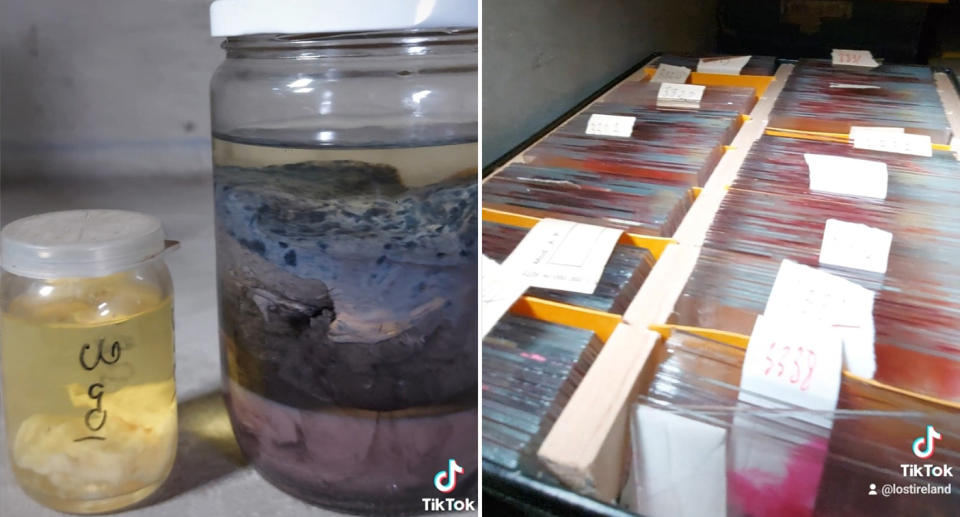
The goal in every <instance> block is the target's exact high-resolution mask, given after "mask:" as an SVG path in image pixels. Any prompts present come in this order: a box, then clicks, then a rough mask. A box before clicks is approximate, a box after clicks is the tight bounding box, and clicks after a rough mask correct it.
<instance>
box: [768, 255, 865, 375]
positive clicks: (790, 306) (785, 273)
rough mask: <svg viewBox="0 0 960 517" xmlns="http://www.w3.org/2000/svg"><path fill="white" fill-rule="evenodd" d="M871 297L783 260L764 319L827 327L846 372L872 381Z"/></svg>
mask: <svg viewBox="0 0 960 517" xmlns="http://www.w3.org/2000/svg"><path fill="white" fill-rule="evenodd" d="M874 296H875V294H874V292H873V291H871V290H869V289H866V288H865V287H863V286H860V285H858V284H855V283H853V282H851V281H849V280H847V279H844V278H840V277H839V276H835V275H832V274H830V273H828V272H826V271H823V270H820V269H816V268H812V267H809V266H805V265H802V264H797V263H796V262H793V261H791V260H784V261H783V262H781V263H780V269H779V270H778V271H777V277H776V279H775V280H774V283H773V288H772V289H771V290H770V297H769V298H768V299H767V306H766V308H765V310H764V315H765V316H769V317H772V318H776V319H780V320H786V321H793V322H796V323H797V324H803V323H809V324H810V325H821V326H826V327H827V328H829V329H830V332H831V333H832V334H834V335H836V336H838V337H839V339H840V341H841V342H842V343H843V360H844V364H845V365H846V368H847V369H848V370H850V371H851V372H853V373H854V374H856V375H859V376H861V377H866V378H873V374H874V373H875V371H876V368H877V362H876V355H875V352H874V339H875V333H874V323H873V302H874Z"/></svg>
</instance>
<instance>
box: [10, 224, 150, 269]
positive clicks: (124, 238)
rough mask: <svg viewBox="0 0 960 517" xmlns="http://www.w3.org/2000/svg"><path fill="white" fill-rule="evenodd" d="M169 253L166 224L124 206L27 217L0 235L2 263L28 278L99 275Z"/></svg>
mask: <svg viewBox="0 0 960 517" xmlns="http://www.w3.org/2000/svg"><path fill="white" fill-rule="evenodd" d="M163 251H164V234H163V226H162V225H161V224H160V220H159V219H157V218H156V217H152V216H149V215H146V214H140V213H137V212H127V211H124V210H68V211H64V212H51V213H48V214H40V215H34V216H30V217H25V218H23V219H19V220H17V221H14V222H12V223H10V224H8V225H7V226H6V227H5V228H4V229H3V232H2V233H0V266H2V267H3V269H4V270H6V271H9V272H10V273H13V274H15V275H19V276H25V277H29V278H64V277H96V276H104V275H109V274H111V273H116V272H119V271H123V270H125V269H130V268H132V267H134V266H136V265H137V264H139V263H141V262H144V261H146V260H149V259H151V258H153V257H155V256H157V255H159V254H160V253H162V252H163Z"/></svg>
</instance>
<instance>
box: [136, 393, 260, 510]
mask: <svg viewBox="0 0 960 517" xmlns="http://www.w3.org/2000/svg"><path fill="white" fill-rule="evenodd" d="M179 419H180V426H179V436H178V444H177V447H178V449H177V459H176V461H175V463H174V465H173V471H171V472H170V476H169V477H168V478H167V481H166V483H164V484H163V486H162V487H160V489H159V490H158V491H157V492H156V493H154V494H153V495H152V496H150V497H149V498H147V499H146V500H144V501H143V503H141V504H139V505H137V507H138V508H142V507H147V506H151V505H154V504H157V503H160V502H163V501H166V500H168V499H171V498H173V497H176V496H178V495H180V494H183V493H185V492H188V491H190V490H196V489H198V488H200V487H202V486H203V485H206V484H207V483H211V482H213V481H216V480H218V479H221V478H224V477H226V476H228V475H230V474H232V473H234V472H236V471H238V470H240V469H243V468H245V467H246V466H247V461H246V459H245V458H244V456H243V453H242V452H241V451H240V447H239V446H238V445H237V441H236V440H235V439H234V437H233V429H232V428H231V427H230V417H229V416H228V415H227V408H226V406H224V403H223V396H222V395H221V393H220V392H219V391H215V392H212V393H209V394H206V395H203V396H200V397H196V398H193V399H190V400H188V401H186V402H181V403H180V405H179Z"/></svg>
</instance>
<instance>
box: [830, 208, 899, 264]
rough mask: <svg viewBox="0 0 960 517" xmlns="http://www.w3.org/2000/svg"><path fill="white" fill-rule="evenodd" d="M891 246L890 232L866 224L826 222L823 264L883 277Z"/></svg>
mask: <svg viewBox="0 0 960 517" xmlns="http://www.w3.org/2000/svg"><path fill="white" fill-rule="evenodd" d="M892 243H893V234H892V233H890V232H887V231H884V230H881V229H879V228H872V227H870V226H867V225H865V224H858V223H848V222H846V221H841V220H839V219H827V224H826V226H825V227H824V229H823V244H822V245H821V246H820V263H821V264H829V265H831V266H840V267H848V268H852V269H860V270H863V271H870V272H873V273H880V274H884V273H886V272H887V260H888V258H889V256H890V245H891V244H892Z"/></svg>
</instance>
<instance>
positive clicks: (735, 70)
mask: <svg viewBox="0 0 960 517" xmlns="http://www.w3.org/2000/svg"><path fill="white" fill-rule="evenodd" d="M751 57H753V56H735V57H704V58H700V61H699V62H697V72H700V73H702V74H722V75H740V71H741V70H743V67H744V66H746V65H747V63H748V62H749V61H750V58H751Z"/></svg>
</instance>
